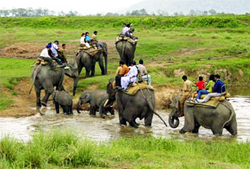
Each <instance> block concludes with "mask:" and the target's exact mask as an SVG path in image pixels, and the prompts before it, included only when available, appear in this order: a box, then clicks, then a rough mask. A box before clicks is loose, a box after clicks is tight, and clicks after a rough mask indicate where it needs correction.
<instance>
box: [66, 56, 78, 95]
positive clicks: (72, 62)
mask: <svg viewBox="0 0 250 169" xmlns="http://www.w3.org/2000/svg"><path fill="white" fill-rule="evenodd" d="M67 61H68V63H67V66H68V67H69V68H68V69H65V70H64V73H65V75H66V76H68V77H70V78H73V79H74V85H73V96H75V93H76V88H77V83H78V67H77V62H76V59H74V58H69V59H67Z"/></svg>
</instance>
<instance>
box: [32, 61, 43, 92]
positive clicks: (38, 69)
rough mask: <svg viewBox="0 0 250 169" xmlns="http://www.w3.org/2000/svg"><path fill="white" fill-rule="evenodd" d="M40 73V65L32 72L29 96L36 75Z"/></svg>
mask: <svg viewBox="0 0 250 169" xmlns="http://www.w3.org/2000/svg"><path fill="white" fill-rule="evenodd" d="M40 71H41V65H38V66H37V68H36V69H35V70H34V74H33V78H32V85H31V86H30V90H29V94H30V93H31V91H32V89H33V86H34V83H35V80H36V76H37V74H38V73H39V72H40Z"/></svg>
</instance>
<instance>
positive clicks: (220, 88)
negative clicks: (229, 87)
mask: <svg viewBox="0 0 250 169" xmlns="http://www.w3.org/2000/svg"><path fill="white" fill-rule="evenodd" d="M214 80H215V84H214V87H213V92H212V93H209V94H208V95H207V96H206V97H205V98H204V99H203V100H201V101H200V103H205V102H207V101H208V100H209V99H210V98H211V97H218V96H221V94H222V93H224V92H225V91H226V87H225V85H224V83H223V82H222V81H221V80H220V75H218V74H217V75H215V76H214Z"/></svg>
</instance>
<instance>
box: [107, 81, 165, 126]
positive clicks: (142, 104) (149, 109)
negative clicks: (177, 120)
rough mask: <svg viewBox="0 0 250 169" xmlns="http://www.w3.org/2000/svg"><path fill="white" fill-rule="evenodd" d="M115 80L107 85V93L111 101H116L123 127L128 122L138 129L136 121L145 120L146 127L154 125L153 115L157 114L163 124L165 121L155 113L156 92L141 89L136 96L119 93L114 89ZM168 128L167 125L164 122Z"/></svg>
mask: <svg viewBox="0 0 250 169" xmlns="http://www.w3.org/2000/svg"><path fill="white" fill-rule="evenodd" d="M113 82H114V79H111V80H110V81H109V83H108V85H107V93H108V95H109V101H108V103H107V104H108V105H109V104H110V102H113V101H115V100H116V103H117V106H118V112H119V122H120V124H121V125H126V123H127V122H128V123H129V125H130V126H132V127H135V128H138V127H139V124H137V123H136V121H135V120H136V119H137V118H140V119H144V123H145V126H147V127H150V126H151V125H152V119H153V114H156V115H157V116H158V117H159V118H160V119H161V120H162V121H163V122H164V120H163V119H162V118H161V117H160V116H159V115H158V114H157V113H156V112H155V111H154V109H155V96H154V91H153V90H150V89H141V90H140V91H138V92H137V93H136V94H135V95H128V94H126V93H124V92H123V91H117V92H116V90H115V89H114V88H113V85H112V84H113ZM164 124H165V125H166V126H167V124H166V123H165V122H164Z"/></svg>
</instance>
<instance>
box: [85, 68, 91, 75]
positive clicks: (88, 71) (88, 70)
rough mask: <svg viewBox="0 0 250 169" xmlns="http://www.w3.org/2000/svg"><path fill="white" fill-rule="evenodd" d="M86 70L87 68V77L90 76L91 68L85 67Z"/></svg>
mask: <svg viewBox="0 0 250 169" xmlns="http://www.w3.org/2000/svg"><path fill="white" fill-rule="evenodd" d="M85 70H86V77H89V73H90V69H89V68H87V67H85Z"/></svg>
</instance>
